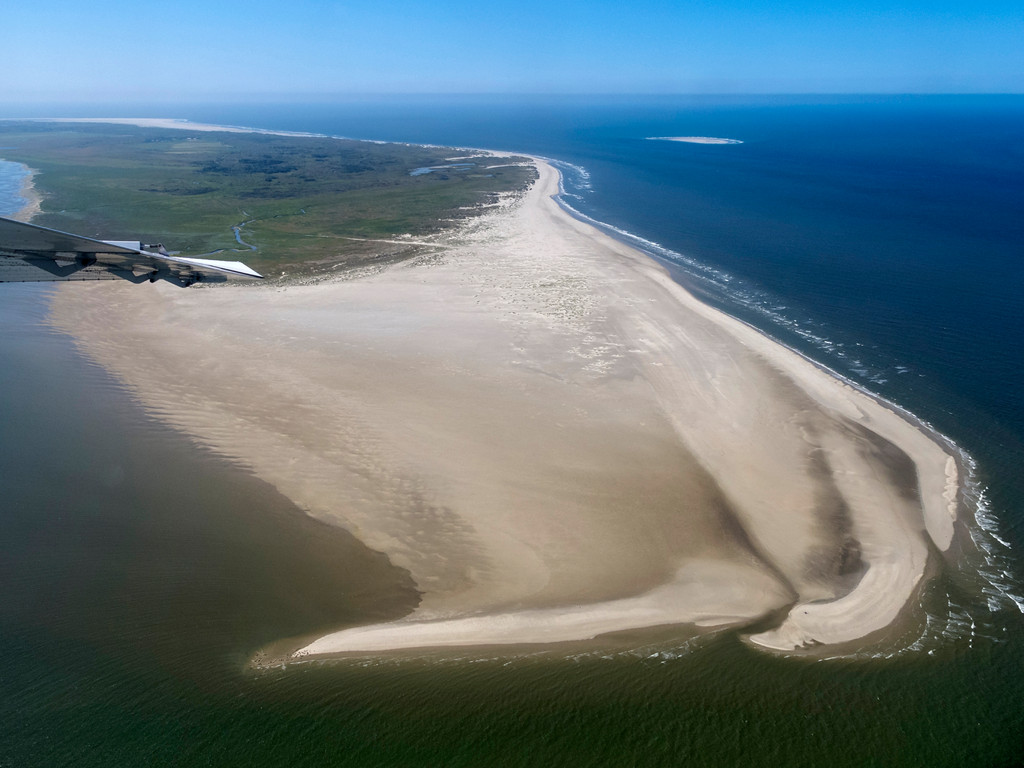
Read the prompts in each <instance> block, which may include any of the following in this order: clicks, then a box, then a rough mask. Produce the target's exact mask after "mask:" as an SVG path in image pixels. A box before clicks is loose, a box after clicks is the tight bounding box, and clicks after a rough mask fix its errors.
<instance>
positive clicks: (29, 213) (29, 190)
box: [11, 166, 43, 221]
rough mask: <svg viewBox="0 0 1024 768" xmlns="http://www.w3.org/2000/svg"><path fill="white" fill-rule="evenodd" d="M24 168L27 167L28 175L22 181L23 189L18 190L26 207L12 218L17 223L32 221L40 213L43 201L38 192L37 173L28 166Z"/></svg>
mask: <svg viewBox="0 0 1024 768" xmlns="http://www.w3.org/2000/svg"><path fill="white" fill-rule="evenodd" d="M23 167H25V170H26V171H27V173H26V174H25V176H24V177H23V178H22V180H21V189H20V190H18V194H20V195H21V198H22V199H23V200H24V201H25V205H24V206H23V207H22V208H21V210H19V211H18V212H17V213H15V214H14V215H13V216H12V217H11V218H12V219H14V220H15V221H32V218H33V217H34V216H35V215H36V214H37V213H39V211H40V209H41V207H42V204H43V199H42V197H41V196H40V195H39V192H37V191H36V185H35V173H34V172H33V171H32V169H31V168H28V167H27V166H23Z"/></svg>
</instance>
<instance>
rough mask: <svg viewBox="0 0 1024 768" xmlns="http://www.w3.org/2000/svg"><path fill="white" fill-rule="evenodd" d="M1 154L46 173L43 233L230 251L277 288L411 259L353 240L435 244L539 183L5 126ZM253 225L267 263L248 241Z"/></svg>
mask: <svg viewBox="0 0 1024 768" xmlns="http://www.w3.org/2000/svg"><path fill="white" fill-rule="evenodd" d="M0 146H2V147H3V150H0V156H2V157H3V158H4V159H7V160H14V161H17V162H22V163H25V164H26V165H28V166H30V167H31V168H33V169H35V170H36V171H38V174H37V175H36V177H35V184H36V189H37V190H38V191H39V192H40V193H41V194H42V196H43V208H42V213H41V214H40V215H39V216H37V217H36V218H35V219H34V220H33V221H34V223H37V224H40V225H42V226H47V227H52V228H55V229H61V230H67V231H71V232H76V233H78V234H82V235H87V236H90V237H100V238H102V239H108V240H142V241H143V242H147V243H156V242H160V243H164V244H165V245H166V247H167V248H168V249H169V250H171V251H174V252H181V254H182V255H186V256H198V255H201V254H209V253H212V252H215V251H219V250H224V251H226V253H222V254H219V255H218V257H219V258H229V259H233V258H239V259H242V260H244V261H245V262H246V263H247V264H249V265H250V266H252V267H253V268H254V269H257V270H259V271H260V272H263V273H264V274H266V275H268V276H271V277H273V276H278V275H281V274H282V273H288V274H296V273H299V274H302V273H305V274H309V273H316V272H322V271H325V270H334V269H337V268H338V267H347V266H356V265H360V264H365V263H367V262H368V261H376V260H381V259H385V260H388V259H395V258H401V257H402V256H403V255H410V254H411V252H412V251H411V249H409V248H402V247H401V246H397V247H396V246H393V245H390V246H389V245H385V244H376V243H367V242H362V241H359V240H349V239H346V238H370V239H373V238H384V239H386V238H392V237H395V236H396V235H401V234H410V235H413V236H419V237H422V236H424V235H428V234H432V233H436V232H438V231H440V230H441V229H443V228H444V227H446V226H450V223H451V221H452V220H458V219H460V218H464V217H465V216H467V215H473V214H474V211H473V210H471V209H473V208H474V206H478V205H480V204H482V203H486V202H488V201H489V200H492V199H494V196H495V195H497V194H499V193H503V192H512V191H517V190H522V189H524V188H525V187H526V186H527V185H528V184H529V183H530V182H531V181H532V180H533V179H534V178H535V176H536V172H535V171H534V169H533V168H532V167H524V166H509V165H505V164H506V163H508V162H510V161H508V160H505V159H501V160H494V159H492V158H488V157H480V158H475V159H473V160H469V161H464V162H469V163H472V165H470V166H469V167H468V168H441V169H439V170H435V171H433V172H431V173H426V174H422V175H416V176H412V175H410V173H411V172H412V171H413V170H415V169H417V168H424V167H431V166H444V165H448V164H449V161H448V158H451V157H453V156H460V157H464V156H466V155H467V154H470V153H468V152H465V151H459V150H452V149H447V148H437V147H420V146H409V145H404V144H377V143H372V142H361V141H349V140H341V139H331V138H321V137H305V136H273V135H268V134H256V133H227V132H225V133H206V132H195V133H192V132H189V131H187V130H169V129H155V128H136V127H133V126H122V125H111V124H90V123H31V122H2V123H0ZM489 165H502V166H504V167H500V168H493V169H489V168H487V166H489ZM241 224H244V226H243V228H242V230H241V237H242V239H243V240H244V241H245V243H247V244H250V245H252V246H254V247H255V249H256V250H249V248H247V247H245V246H244V245H240V244H239V243H238V242H236V240H235V233H234V230H233V229H232V227H234V226H238V225H241Z"/></svg>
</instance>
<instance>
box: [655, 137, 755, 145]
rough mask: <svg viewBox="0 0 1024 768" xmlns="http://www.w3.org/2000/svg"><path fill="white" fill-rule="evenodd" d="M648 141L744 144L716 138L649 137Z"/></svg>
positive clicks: (737, 140)
mask: <svg viewBox="0 0 1024 768" xmlns="http://www.w3.org/2000/svg"><path fill="white" fill-rule="evenodd" d="M647 140H648V141H681V142H684V143H686V144H742V143H743V142H742V141H740V140H739V139H717V138H715V137H714V136H648V137H647Z"/></svg>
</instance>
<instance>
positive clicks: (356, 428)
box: [52, 124, 958, 656]
mask: <svg viewBox="0 0 1024 768" xmlns="http://www.w3.org/2000/svg"><path fill="white" fill-rule="evenodd" d="M179 127H188V128H192V129H194V128H195V126H194V125H192V124H189V125H187V126H179ZM537 167H538V171H539V179H538V181H537V182H536V183H535V184H534V186H533V187H532V188H531V189H530V191H529V192H528V193H527V194H526V195H525V196H523V197H521V198H517V199H509V200H506V201H504V203H503V204H502V205H501V206H498V207H495V208H494V209H492V210H490V211H488V212H487V213H486V214H484V215H482V216H480V217H478V218H475V219H472V220H470V221H468V222H467V223H465V224H464V225H462V226H461V228H459V229H458V230H456V231H454V232H453V233H449V234H447V235H445V237H444V240H443V241H439V242H438V243H432V245H433V246H437V245H443V246H444V247H443V248H438V247H431V248H429V249H424V253H423V255H422V256H420V257H418V258H415V259H412V260H410V261H407V262H404V263H402V264H399V265H397V266H393V267H391V268H389V269H387V270H385V271H378V272H375V273H372V274H366V273H364V274H360V275H356V276H351V277H350V278H349V279H339V280H338V281H337V282H332V283H326V284H319V285H311V286H295V285H291V286H288V285H283V284H278V285H276V286H275V285H268V286H226V287H222V288H220V287H219V288H215V289H188V290H182V289H178V288H175V287H173V286H169V285H165V284H162V283H160V284H156V285H152V286H149V285H147V286H134V285H129V284H123V285H122V284H119V283H109V284H97V285H73V286H63V287H62V290H60V291H58V293H57V296H56V297H55V299H54V303H53V308H52V318H53V322H54V323H55V324H56V325H57V326H58V327H60V328H63V329H65V330H66V331H67V332H68V333H71V334H72V335H74V336H75V337H76V338H77V341H78V343H79V345H80V346H81V348H82V349H83V350H84V351H85V352H86V353H87V354H88V355H90V356H91V357H92V358H93V359H95V360H96V361H97V362H98V363H100V364H101V365H103V366H104V367H105V368H107V369H108V370H110V371H111V372H113V373H114V374H115V375H116V376H118V377H119V378H120V379H121V380H122V381H123V382H124V383H125V384H126V385H127V386H128V388H129V389H130V391H131V392H133V393H134V395H135V396H136V397H137V398H138V400H139V401H140V402H141V403H142V404H143V405H144V406H145V407H146V408H147V409H148V410H149V411H150V412H151V413H153V414H154V415H156V416H158V417H159V418H161V419H163V420H164V421H166V422H167V423H168V424H170V425H172V426H174V427H175V428H177V429H180V430H182V431H183V432H185V433H187V434H188V435H190V436H192V438H193V439H194V440H195V441H196V442H197V443H199V444H202V445H204V446H208V447H210V448H212V449H213V450H215V451H217V452H218V453H220V454H223V455H225V456H229V457H232V458H233V459H235V460H236V461H238V462H239V463H241V464H242V465H244V466H246V467H249V468H251V469H252V471H253V472H254V473H255V474H257V475H258V476H259V477H261V478H263V479H265V480H266V481H268V482H270V483H272V484H273V485H275V486H276V487H277V488H278V489H279V490H280V491H281V492H282V493H283V494H284V495H286V496H288V497H289V498H291V499H292V500H293V501H294V502H295V503H296V504H297V505H299V506H300V507H301V508H302V509H304V510H306V511H307V512H308V513H309V514H310V515H312V516H314V517H316V518H318V519H320V520H324V521H327V522H330V523H332V524H335V525H338V526H342V527H344V528H345V529H347V530H349V531H350V532H352V533H353V534H354V535H356V536H357V537H358V538H359V539H361V540H362V541H363V542H364V543H365V544H366V545H367V546H369V547H371V548H373V549H375V550H379V551H381V552H383V553H385V554H386V555H387V556H388V557H389V558H390V560H391V562H392V563H394V564H395V565H396V566H399V567H401V568H405V569H407V570H408V571H409V573H410V574H411V575H412V577H413V579H414V580H415V583H416V584H417V586H418V588H419V589H420V591H421V592H422V601H421V603H420V605H419V607H418V608H417V609H416V610H415V611H414V612H413V613H412V614H411V615H409V616H408V617H406V618H404V619H402V620H400V621H396V622H391V623H387V624H380V625H373V626H366V627H356V628H344V629H341V630H340V631H338V632H335V633H332V634H329V635H326V636H324V637H322V638H320V639H318V640H316V641H314V642H312V643H310V644H309V645H307V646H306V647H305V648H303V649H300V650H298V651H297V653H298V654H299V655H304V656H308V655H318V654H330V653H341V652H351V651H360V652H366V651H370V652H376V651H386V650H391V649H400V648H413V647H423V646H456V645H458V646H463V645H473V644H495V643H534V642H553V641H562V640H574V639H585V638H591V637H595V636H598V635H600V634H603V633H608V632H612V631H616V630H623V629H630V628H640V627H654V626H660V625H667V624H685V625H692V626H693V627H694V628H695V630H694V631H698V629H697V628H708V627H717V626H730V625H736V624H743V623H748V622H750V621H752V620H755V619H757V618H759V617H763V616H765V615H767V614H769V613H773V612H775V611H778V610H780V609H783V608H787V609H788V611H787V612H785V618H784V619H782V620H781V622H780V623H779V624H778V626H776V627H775V628H773V629H770V630H768V631H764V632H760V633H758V634H754V635H752V636H751V637H750V638H749V639H750V641H751V642H753V643H755V644H758V645H760V646H764V647H766V648H772V649H778V650H790V649H795V648H803V647H809V646H814V645H817V644H835V643H845V642H849V641H852V640H856V639H858V638H862V637H865V636H866V635H869V634H871V633H873V632H876V631H877V630H880V629H883V628H885V627H886V626H888V625H890V624H891V623H892V622H893V621H894V620H895V619H896V618H897V616H898V615H899V614H900V612H901V610H902V609H903V607H904V605H905V604H906V603H907V601H908V600H910V599H911V598H912V597H913V596H914V595H915V594H916V590H917V588H918V586H919V584H920V581H921V579H922V576H923V574H924V572H925V568H926V564H927V561H928V557H929V548H930V544H931V543H934V544H935V545H936V546H937V547H938V549H939V550H945V549H947V548H948V547H949V546H950V544H951V541H952V533H953V521H954V518H955V514H956V501H957V489H958V484H957V483H958V481H957V471H956V463H955V461H954V460H953V458H952V456H950V455H949V454H948V453H947V452H946V450H945V449H943V448H942V447H941V446H940V445H939V444H938V443H936V442H935V441H934V440H933V439H932V438H931V437H930V436H929V435H927V434H926V433H925V432H923V431H921V430H920V429H918V428H917V427H916V426H914V425H913V424H912V423H911V422H909V421H908V420H906V419H905V418H903V417H902V416H900V415H899V414H897V413H896V412H894V411H893V410H891V409H889V408H887V407H885V406H884V405H882V404H881V403H879V402H877V401H875V400H874V399H872V398H871V397H869V396H867V395H865V394H864V393H862V392H860V391H858V390H856V389H855V388H853V387H852V386H850V385H848V384H847V383H845V382H843V381H841V380H840V379H838V378H836V377H834V376H831V375H830V374H828V373H827V372H825V371H823V370H821V369H820V368H818V367H816V366H815V365H814V364H812V363H811V362H809V361H807V360H805V359H804V358H802V357H800V356H799V355H797V354H796V353H794V352H792V351H790V350H788V349H786V348H784V347H782V346H780V345H778V344H776V343H775V342H773V341H771V340H769V339H768V338H767V337H765V336H763V335H762V334H760V333H759V332H757V331H755V330H754V329H752V328H750V327H748V326H746V325H744V324H743V323H741V322H739V321H736V320H734V319H732V318H729V317H728V316H726V315H723V314H722V313H720V312H718V311H717V310H715V309H713V308H711V307H709V306H706V305H704V304H702V303H701V302H699V301H698V300H696V299H695V298H694V297H693V296H692V295H691V294H690V293H688V292H687V291H686V290H685V289H683V288H682V287H681V286H679V285H678V284H677V283H675V282H674V281H672V280H671V279H670V277H669V276H668V274H667V273H666V272H665V271H664V269H663V268H662V267H661V266H659V265H658V264H656V263H655V262H654V261H652V260H651V259H649V258H648V257H647V256H646V255H644V254H642V253H640V252H638V251H636V250H634V249H632V248H630V247H628V246H626V245H624V244H622V243H620V242H618V241H616V240H614V239H612V238H610V237H608V236H607V235H605V234H604V233H602V232H601V231H599V230H598V229H596V228H594V227H592V226H590V225H589V224H586V223H584V222H580V221H578V220H576V219H574V218H572V217H571V216H569V215H568V214H567V213H566V212H565V211H563V210H562V209H561V208H560V207H559V205H558V204H557V202H556V200H554V199H553V195H556V194H557V192H558V174H557V171H555V169H554V168H552V167H551V166H550V165H548V164H546V163H544V162H542V161H537ZM395 234H396V235H400V234H401V233H395ZM83 328H87V329H88V332H87V333H84V332H82V331H81V330H80V329H83Z"/></svg>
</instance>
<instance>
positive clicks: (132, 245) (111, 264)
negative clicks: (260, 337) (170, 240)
mask: <svg viewBox="0 0 1024 768" xmlns="http://www.w3.org/2000/svg"><path fill="white" fill-rule="evenodd" d="M262 277H263V275H261V274H260V273H259V272H256V271H254V270H252V269H249V267H247V266H245V264H243V263H242V262H240V261H218V260H216V259H195V258H186V257H184V256H171V255H170V254H168V253H167V252H166V251H165V250H164V249H163V246H161V245H143V244H142V243H139V242H125V241H115V240H93V239H92V238H90V237H82V236H81V235H72V234H69V233H67V232H59V231H58V230H56V229H47V228H46V227H37V226H36V225H34V224H25V223H23V222H20V221H14V220H13V219H5V218H2V217H0V283H5V282H7V283H10V282H36V281H41V280H117V279H122V280H129V281H131V282H133V283H143V282H150V283H152V282H156V281H157V280H167V281H169V282H172V283H175V284H176V285H181V286H189V285H192V284H193V283H197V282H200V281H202V282H204V283H222V282H224V281H225V280H229V279H233V278H257V279H261V278H262Z"/></svg>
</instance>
